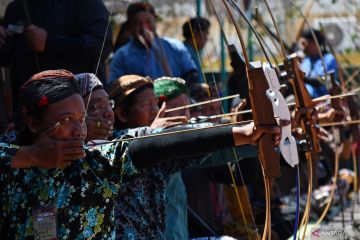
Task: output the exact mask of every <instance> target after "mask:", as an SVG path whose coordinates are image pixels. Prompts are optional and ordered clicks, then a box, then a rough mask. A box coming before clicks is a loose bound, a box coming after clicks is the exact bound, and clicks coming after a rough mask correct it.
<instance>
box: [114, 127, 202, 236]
mask: <svg viewBox="0 0 360 240" xmlns="http://www.w3.org/2000/svg"><path fill="white" fill-rule="evenodd" d="M157 130H158V131H160V130H161V129H155V130H154V129H151V128H148V127H141V128H137V129H128V130H122V131H116V132H114V136H116V137H119V136H121V135H123V134H126V135H130V136H142V135H149V134H152V133H157V132H158V131H157ZM150 157H151V156H149V158H150ZM202 159H203V156H197V157H191V158H176V159H173V160H168V161H165V162H164V163H161V164H158V165H155V166H154V167H152V168H150V169H147V170H146V171H140V172H139V174H138V175H137V177H136V178H133V179H132V180H130V181H127V182H126V183H124V184H122V185H121V187H120V194H119V199H118V201H117V203H118V207H119V208H115V211H116V228H117V231H116V234H117V235H116V238H117V239H123V240H125V239H126V240H128V239H129V240H130V239H131V240H138V239H148V240H150V239H154V240H155V239H156V240H159V239H165V206H166V201H167V197H166V194H165V188H166V181H167V179H168V177H169V176H170V175H171V174H173V173H176V172H178V171H180V170H181V169H184V168H187V167H190V166H192V165H194V164H196V163H198V162H200V161H201V160H202Z"/></svg>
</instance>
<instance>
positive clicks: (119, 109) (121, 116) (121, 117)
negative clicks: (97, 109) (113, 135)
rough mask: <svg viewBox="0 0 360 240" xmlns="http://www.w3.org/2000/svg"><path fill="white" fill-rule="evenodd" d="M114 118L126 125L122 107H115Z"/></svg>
mask: <svg viewBox="0 0 360 240" xmlns="http://www.w3.org/2000/svg"><path fill="white" fill-rule="evenodd" d="M114 112H115V116H116V118H117V119H118V120H119V121H120V122H122V123H126V122H127V117H126V116H127V114H126V113H125V110H124V109H123V108H122V107H117V108H116V109H115V111H114Z"/></svg>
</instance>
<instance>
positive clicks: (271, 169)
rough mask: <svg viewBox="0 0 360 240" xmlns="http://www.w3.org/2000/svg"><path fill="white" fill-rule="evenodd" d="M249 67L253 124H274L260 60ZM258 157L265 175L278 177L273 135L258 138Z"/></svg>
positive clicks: (276, 153) (277, 152) (278, 159)
mask: <svg viewBox="0 0 360 240" xmlns="http://www.w3.org/2000/svg"><path fill="white" fill-rule="evenodd" d="M251 66H252V68H250V69H249V71H248V74H249V93H250V102H251V106H252V109H253V118H254V123H255V126H259V125H261V126H276V125H278V123H277V122H276V120H275V118H274V111H273V107H272V104H271V102H270V100H269V99H268V97H267V96H266V94H265V93H266V91H267V90H268V89H269V85H268V83H267V80H266V77H265V73H264V70H263V67H262V62H259V61H257V62H252V63H251ZM259 157H260V161H261V163H262V166H263V169H264V174H265V177H267V178H273V177H280V175H281V172H280V153H279V151H277V150H276V146H275V145H274V142H273V135H272V134H269V133H266V134H264V135H263V136H261V138H260V140H259Z"/></svg>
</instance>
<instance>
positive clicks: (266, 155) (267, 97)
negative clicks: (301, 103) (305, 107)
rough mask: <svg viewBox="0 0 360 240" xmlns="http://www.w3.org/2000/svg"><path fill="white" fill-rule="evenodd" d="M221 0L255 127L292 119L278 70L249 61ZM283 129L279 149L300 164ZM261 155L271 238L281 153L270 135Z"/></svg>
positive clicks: (265, 138) (263, 141) (265, 137)
mask: <svg viewBox="0 0 360 240" xmlns="http://www.w3.org/2000/svg"><path fill="white" fill-rule="evenodd" d="M222 2H223V4H224V6H225V8H226V9H227V12H228V14H229V16H230V18H231V20H232V22H233V24H234V26H235V29H236V32H237V34H238V37H239V40H240V43H241V47H242V50H243V55H244V59H245V63H246V76H247V79H248V86H249V94H250V102H251V106H252V110H253V118H254V123H255V126H261V125H265V126H266V125H267V126H273V125H277V121H276V119H275V117H280V118H284V119H288V120H290V112H289V109H288V107H287V106H286V102H285V99H284V98H283V96H282V95H281V93H280V91H279V89H280V84H279V81H278V78H277V75H276V72H275V70H274V69H273V68H272V67H271V65H270V64H268V63H262V62H252V63H250V62H249V59H248V56H247V53H246V48H245V44H244V41H243V38H242V35H241V32H240V29H239V26H238V25H237V23H236V21H235V18H234V16H233V14H232V11H231V9H230V7H229V5H228V4H227V1H226V0H222ZM240 11H241V10H240ZM284 132H285V133H284V134H283V135H282V140H281V145H280V151H281V153H282V155H283V156H284V158H285V159H286V161H287V162H289V163H290V164H291V165H295V164H297V163H298V156H297V149H296V144H295V140H294V139H293V137H292V136H291V129H290V134H289V131H288V129H284ZM259 157H260V161H261V165H262V168H263V174H264V182H265V193H266V218H265V229H264V233H263V236H262V238H263V239H266V238H267V237H268V238H271V213H270V179H273V178H275V177H279V176H280V175H281V173H280V154H279V152H278V151H277V150H276V146H274V144H273V140H272V136H271V135H270V134H265V135H263V136H262V137H261V138H260V140H259Z"/></svg>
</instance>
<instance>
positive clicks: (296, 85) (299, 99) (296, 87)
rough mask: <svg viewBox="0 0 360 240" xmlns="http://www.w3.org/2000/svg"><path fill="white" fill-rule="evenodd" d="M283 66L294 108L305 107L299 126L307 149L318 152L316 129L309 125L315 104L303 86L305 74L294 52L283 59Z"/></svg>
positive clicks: (319, 149)
mask: <svg viewBox="0 0 360 240" xmlns="http://www.w3.org/2000/svg"><path fill="white" fill-rule="evenodd" d="M285 68H286V72H287V73H288V77H289V82H290V84H291V86H292V88H293V92H294V95H295V107H296V109H298V110H299V109H307V111H305V113H302V114H301V117H300V124H301V128H302V129H303V130H304V131H305V138H306V143H307V149H308V150H309V151H312V152H320V151H321V148H320V144H319V140H318V136H317V132H316V129H315V127H311V126H310V122H311V118H312V114H313V113H314V111H315V104H314V102H313V101H312V99H311V97H310V94H309V92H308V90H307V89H306V87H305V83H304V76H305V74H304V72H303V71H301V70H300V68H299V60H298V56H297V55H296V54H292V55H290V56H288V57H287V59H286V60H285Z"/></svg>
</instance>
